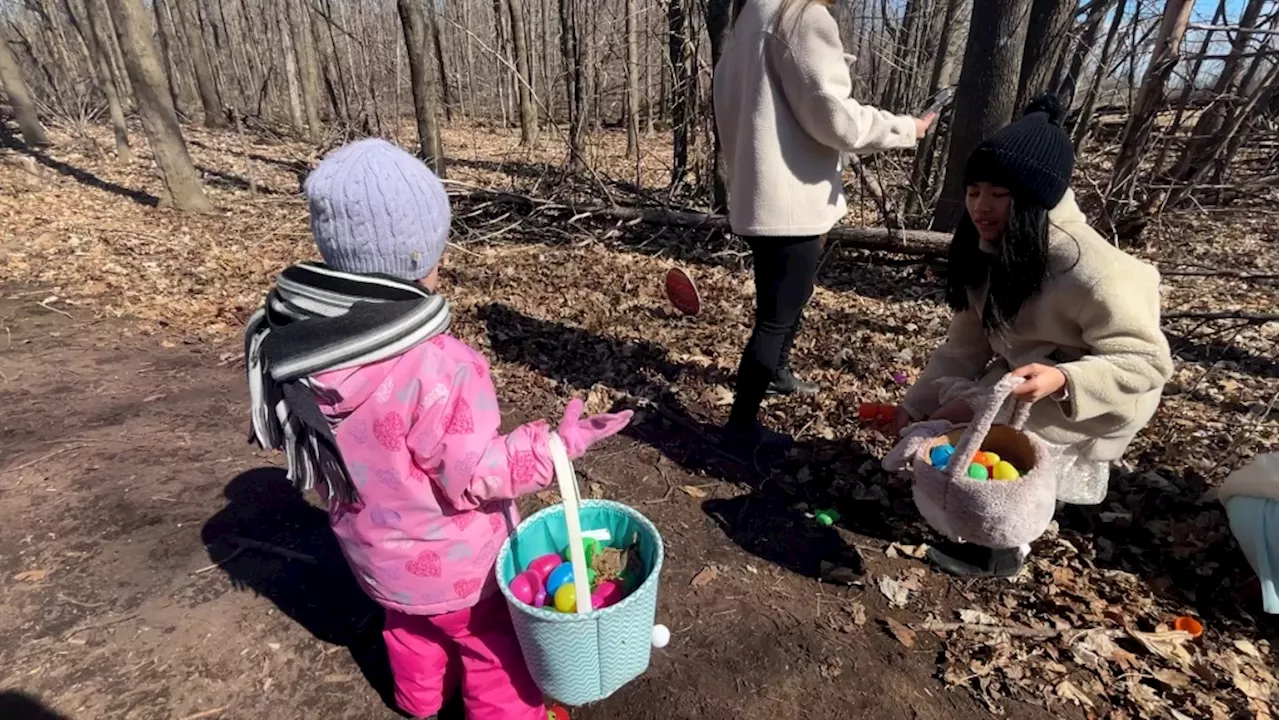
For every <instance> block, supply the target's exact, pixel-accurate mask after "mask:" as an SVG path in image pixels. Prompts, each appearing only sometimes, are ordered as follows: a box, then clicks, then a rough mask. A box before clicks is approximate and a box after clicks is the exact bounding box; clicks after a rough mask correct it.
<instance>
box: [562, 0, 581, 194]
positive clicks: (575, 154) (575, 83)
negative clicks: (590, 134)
mask: <svg viewBox="0 0 1280 720" xmlns="http://www.w3.org/2000/svg"><path fill="white" fill-rule="evenodd" d="M559 4H560V55H561V57H562V58H563V61H564V65H565V98H566V100H567V101H568V108H569V167H570V169H571V170H573V171H574V172H582V171H584V170H586V168H587V158H586V145H585V137H584V136H585V134H586V124H587V123H586V120H587V118H586V115H587V97H586V87H585V83H586V78H585V77H584V72H583V67H582V66H583V63H584V58H583V54H582V41H581V40H582V39H581V37H580V35H579V32H580V22H579V21H580V20H581V17H580V15H579V12H578V11H579V7H578V2H577V0H559Z"/></svg>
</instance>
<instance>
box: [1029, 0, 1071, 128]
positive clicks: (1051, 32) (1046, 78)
mask: <svg viewBox="0 0 1280 720" xmlns="http://www.w3.org/2000/svg"><path fill="white" fill-rule="evenodd" d="M1075 10H1076V0H1032V2H1031V17H1030V20H1029V22H1028V23H1027V39H1026V42H1025V43H1024V45H1023V50H1022V67H1021V69H1020V70H1019V73H1018V99H1017V102H1016V103H1015V104H1014V106H1015V107H1016V108H1023V107H1026V106H1027V104H1028V103H1030V102H1031V99H1032V98H1034V97H1035V96H1036V95H1039V94H1040V93H1042V92H1045V91H1046V90H1052V89H1053V88H1052V87H1050V80H1051V79H1052V77H1053V68H1054V65H1056V64H1057V62H1058V56H1059V55H1060V54H1061V53H1062V50H1063V45H1064V44H1065V42H1066V39H1067V38H1068V36H1069V32H1070V29H1071V21H1072V19H1073V18H1074V17H1075Z"/></svg>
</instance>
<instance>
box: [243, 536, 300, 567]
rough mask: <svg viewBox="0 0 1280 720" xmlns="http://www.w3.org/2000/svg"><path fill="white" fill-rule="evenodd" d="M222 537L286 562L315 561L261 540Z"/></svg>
mask: <svg viewBox="0 0 1280 720" xmlns="http://www.w3.org/2000/svg"><path fill="white" fill-rule="evenodd" d="M222 537H224V538H226V539H227V540H229V541H231V542H233V543H235V544H236V545H239V546H241V547H246V548H252V549H254V550H261V551H263V552H268V553H271V554H273V555H279V556H280V557H282V558H285V559H288V560H298V561H301V562H305V563H314V562H315V561H316V559H315V558H314V557H312V556H310V555H308V554H306V553H300V552H297V551H295V550H290V549H288V548H282V547H280V546H279V545H272V544H271V543H264V542H262V541H261V540H253V539H251V538H246V537H240V536H239V535H223V536H222ZM224 562H225V561H224Z"/></svg>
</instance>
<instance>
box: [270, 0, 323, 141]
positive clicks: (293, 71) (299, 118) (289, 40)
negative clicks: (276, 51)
mask: <svg viewBox="0 0 1280 720" xmlns="http://www.w3.org/2000/svg"><path fill="white" fill-rule="evenodd" d="M287 14H288V11H286V10H285V6H284V3H281V4H278V5H276V8H275V15H276V18H275V19H276V24H277V26H279V28H280V33H279V34H280V43H281V48H280V52H282V53H284V77H285V85H286V87H288V94H289V120H290V122H292V123H293V130H294V132H296V133H302V132H304V131H307V128H308V127H309V123H308V121H309V120H310V116H311V115H312V114H313V113H315V107H314V106H311V107H307V109H306V115H307V116H306V117H304V116H303V107H302V106H303V99H302V82H301V81H300V79H299V72H298V58H299V57H300V56H301V54H302V53H300V52H299V51H298V49H297V47H296V46H295V41H294V38H293V37H292V36H291V35H290V32H289V18H288V17H287ZM313 102H314V99H313ZM308 139H309V135H308Z"/></svg>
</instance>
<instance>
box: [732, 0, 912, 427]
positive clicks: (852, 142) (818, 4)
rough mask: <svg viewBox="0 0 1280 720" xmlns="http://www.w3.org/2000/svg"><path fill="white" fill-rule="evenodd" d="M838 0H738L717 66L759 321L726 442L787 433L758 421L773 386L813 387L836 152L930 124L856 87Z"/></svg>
mask: <svg viewBox="0 0 1280 720" xmlns="http://www.w3.org/2000/svg"><path fill="white" fill-rule="evenodd" d="M830 5H831V0H734V3H733V8H732V29H731V31H730V36H729V39H728V42H727V43H726V45H725V49H724V53H723V54H722V55H721V57H720V61H719V62H718V63H717V64H716V68H715V88H714V90H715V93H714V94H715V116H716V127H717V128H718V130H719V133H720V139H721V142H722V144H723V148H724V160H725V163H726V165H727V166H728V171H729V172H728V180H729V182H728V185H729V188H728V189H729V222H730V225H731V226H732V228H733V232H734V234H736V235H739V236H741V237H743V238H744V239H746V241H747V243H748V245H750V246H751V252H752V256H753V258H754V264H755V285H756V321H755V327H754V329H753V330H752V333H751V340H750V342H748V344H747V348H746V351H745V352H744V353H743V356H742V362H741V364H740V366H739V368H738V383H737V394H736V397H735V400H734V405H733V410H732V411H731V412H730V415H729V424H728V427H727V428H726V433H725V435H726V438H725V439H726V441H727V443H728V445H729V448H730V449H732V450H737V451H743V450H745V451H748V452H750V451H754V450H755V449H756V448H757V447H758V445H759V444H761V443H765V442H770V441H772V442H781V441H782V438H780V437H779V436H776V435H774V434H771V433H767V432H766V431H764V430H763V429H762V428H760V427H759V425H758V424H757V422H756V417H757V415H758V413H759V409H760V404H761V403H762V402H763V400H764V397H765V395H766V394H767V393H769V392H773V393H777V394H792V393H815V392H817V390H818V388H817V386H816V385H812V384H810V383H804V382H801V381H799V380H798V379H796V377H795V376H794V375H792V374H791V371H790V370H789V363H788V359H789V355H790V351H791V346H792V344H793V342H794V341H795V335H796V332H797V329H798V327H799V322H800V315H801V312H802V311H803V309H804V306H805V304H806V303H808V301H809V296H810V295H811V294H812V292H813V280H814V275H815V273H816V272H817V267H818V256H819V254H820V252H821V249H822V241H821V236H822V235H824V234H825V233H826V232H827V231H828V230H830V229H831V227H832V226H833V225H835V224H836V223H837V222H838V221H839V220H840V219H841V218H843V217H844V215H845V199H844V186H843V183H842V181H841V175H840V171H841V160H840V158H841V155H842V153H845V152H856V153H864V152H870V151H876V150H890V149H893V148H910V147H914V146H915V144H916V142H917V140H918V139H919V138H921V137H923V136H924V134H925V133H926V132H927V131H928V128H929V126H930V125H931V124H932V122H933V117H929V118H927V119H917V118H913V117H910V116H907V115H894V114H892V113H888V112H885V111H883V110H877V109H876V108H873V107H869V106H866V105H860V104H859V103H857V102H856V101H854V100H853V99H852V98H851V97H850V95H851V94H852V91H853V83H852V80H851V78H850V76H849V66H848V64H847V63H846V56H845V54H844V49H843V47H842V46H841V43H840V32H839V29H838V27H837V26H836V21H835V18H833V17H832V16H831V12H830V10H829V6H830Z"/></svg>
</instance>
